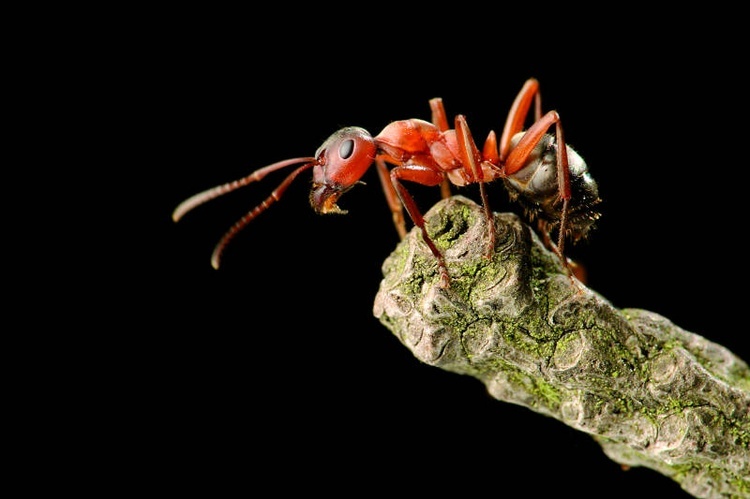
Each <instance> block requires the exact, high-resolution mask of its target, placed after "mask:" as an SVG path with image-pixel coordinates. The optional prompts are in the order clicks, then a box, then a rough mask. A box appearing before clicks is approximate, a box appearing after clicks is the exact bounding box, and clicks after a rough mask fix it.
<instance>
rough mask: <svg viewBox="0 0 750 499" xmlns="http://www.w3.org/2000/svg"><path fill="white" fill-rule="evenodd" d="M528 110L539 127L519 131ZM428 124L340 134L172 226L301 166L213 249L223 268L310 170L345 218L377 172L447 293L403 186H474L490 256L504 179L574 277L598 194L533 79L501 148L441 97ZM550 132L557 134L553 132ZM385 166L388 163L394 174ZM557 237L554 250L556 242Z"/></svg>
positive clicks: (195, 199) (324, 197)
mask: <svg viewBox="0 0 750 499" xmlns="http://www.w3.org/2000/svg"><path fill="white" fill-rule="evenodd" d="M532 103H533V104H534V123H533V124H532V125H531V126H530V127H529V128H528V129H527V130H525V131H524V130H523V127H524V122H525V121H526V118H527V116H528V113H529V111H530V108H531V105H532ZM430 108H431V111H432V122H427V121H424V120H421V119H408V120H402V121H394V122H392V123H390V124H389V125H387V126H386V127H385V128H384V129H383V130H382V131H381V132H380V133H379V134H378V135H376V136H374V137H373V136H372V135H370V133H369V132H367V130H365V129H363V128H359V127H346V128H342V129H341V130H339V131H337V132H335V133H334V134H333V135H331V136H330V137H329V138H328V139H327V140H326V141H325V142H324V143H323V145H321V146H320V147H319V148H318V150H317V151H316V153H315V156H314V157H300V158H293V159H288V160H285V161H280V162H277V163H274V164H271V165H268V166H266V167H264V168H260V169H258V170H256V171H254V172H253V173H251V174H250V175H248V176H246V177H243V178H241V179H238V180H235V181H233V182H229V183H226V184H223V185H219V186H216V187H214V188H212V189H208V190H206V191H203V192H200V193H198V194H196V195H194V196H192V197H190V198H188V199H186V200H185V201H183V202H182V203H181V204H180V205H179V206H178V207H177V208H176V209H175V211H174V213H173V215H172V218H173V219H174V220H175V221H178V220H179V219H180V218H181V217H182V216H183V215H185V213H187V212H188V211H190V210H192V209H193V208H195V207H196V206H198V205H200V204H203V203H205V202H206V201H209V200H211V199H214V198H216V197H217V196H220V195H222V194H225V193H227V192H230V191H233V190H235V189H237V188H239V187H242V186H245V185H247V184H250V183H251V182H255V181H259V180H261V179H262V178H263V177H265V176H266V175H268V174H269V173H272V172H274V171H276V170H280V169H283V168H286V167H289V166H292V165H299V164H302V165H301V166H298V167H297V168H296V169H295V170H293V171H292V172H291V173H290V174H289V175H288V176H287V177H286V178H285V179H284V180H283V181H282V182H281V184H279V185H278V186H277V187H276V189H274V191H273V192H271V194H270V195H269V196H268V197H267V198H266V199H265V200H264V201H263V202H261V203H260V204H259V205H258V206H256V207H255V208H253V209H252V210H251V211H249V212H248V213H247V214H246V215H245V216H243V217H242V218H241V219H239V220H238V221H237V222H236V223H235V224H234V225H233V226H232V227H230V228H229V230H228V231H227V232H226V233H225V234H224V236H223V237H222V238H221V240H220V241H219V243H218V244H217V245H216V247H215V249H214V251H213V255H212V257H211V264H212V265H213V267H214V268H218V267H219V264H220V261H221V256H222V253H223V251H224V249H225V248H226V246H227V244H229V242H230V241H231V240H232V238H234V236H235V235H236V234H237V233H238V232H239V231H240V230H241V229H242V228H244V227H245V226H246V225H247V224H248V223H249V222H250V221H251V220H253V219H254V218H255V217H257V216H258V215H260V214H261V213H262V212H264V211H265V210H266V209H268V208H269V207H270V206H271V205H272V204H273V203H275V202H276V201H278V200H279V199H280V198H281V196H282V194H283V193H284V191H285V190H286V189H287V188H288V187H289V185H290V184H291V183H292V181H293V180H294V179H295V178H296V177H297V176H298V175H299V174H300V173H302V172H304V171H306V170H309V169H311V168H312V176H313V178H312V190H311V192H310V203H311V205H312V207H313V209H314V210H315V211H316V212H318V213H321V214H323V213H346V212H345V211H344V210H342V209H341V208H339V206H338V205H337V202H338V200H339V198H340V197H341V195H342V194H343V193H345V192H346V191H348V190H349V189H351V188H352V187H353V186H354V185H356V184H357V183H359V182H360V179H361V178H362V176H363V175H364V174H365V172H366V171H367V170H368V169H369V168H370V166H372V165H373V164H374V165H375V166H376V168H377V172H378V175H379V177H380V180H381V183H382V186H383V190H384V192H385V197H386V201H387V202H388V206H389V207H390V210H391V213H392V214H393V222H394V224H395V226H396V230H397V231H398V234H399V236H400V237H401V238H403V237H405V235H406V224H405V220H404V215H403V209H404V208H406V212H407V213H408V215H409V217H410V218H411V220H412V222H413V223H414V224H415V225H416V226H417V227H418V228H419V229H420V231H421V233H422V238H423V239H424V242H425V243H426V244H427V246H428V247H429V249H430V251H431V252H432V254H433V255H434V256H435V258H436V260H437V265H438V269H439V271H440V274H441V284H442V285H443V286H444V287H447V286H449V284H450V277H449V275H448V270H447V267H446V263H445V259H444V257H443V255H442V253H441V252H440V251H439V250H438V248H437V247H436V246H435V244H434V242H433V241H432V239H431V238H430V236H429V235H428V234H427V230H426V228H425V223H424V218H423V217H422V213H421V212H420V210H419V208H418V207H417V205H416V203H415V201H414V198H413V197H412V196H411V195H410V194H409V192H408V190H407V189H406V187H405V186H404V184H403V182H404V181H408V182H414V183H418V184H422V185H426V186H437V185H441V186H442V187H443V190H442V192H443V196H444V197H447V196H448V195H449V188H448V184H449V183H450V184H453V185H456V186H465V185H469V184H478V185H479V191H480V196H481V200H482V204H483V207H484V211H485V215H486V217H487V221H488V224H487V227H488V251H487V255H488V256H489V255H491V253H492V251H493V249H494V245H495V226H494V223H493V220H492V212H491V211H490V208H489V203H488V199H487V192H486V186H485V184H486V183H488V182H491V181H493V180H496V179H502V180H503V183H504V184H505V187H506V189H507V190H508V192H509V194H510V197H511V198H512V199H514V200H516V201H518V202H519V204H521V206H522V207H523V208H524V210H525V212H526V215H527V216H528V217H529V218H530V219H532V220H536V222H537V225H538V228H539V231H540V233H541V236H542V239H543V241H544V243H545V245H546V246H547V247H548V248H550V249H551V250H552V251H554V252H555V253H556V254H557V255H558V257H559V258H560V259H561V260H562V263H563V266H564V267H565V269H566V270H567V271H568V273H569V274H571V267H570V262H569V261H568V259H567V258H566V257H565V256H564V244H565V239H566V238H567V237H570V238H571V239H572V240H573V241H577V240H579V239H581V238H583V237H585V236H586V235H587V233H588V232H589V230H590V229H591V228H592V227H593V225H594V222H595V221H596V220H597V219H598V218H599V215H600V214H599V212H598V211H596V207H597V205H598V204H599V203H600V199H599V195H598V187H597V184H596V182H595V181H594V180H593V178H592V177H591V175H590V174H589V171H588V167H587V166H586V163H585V162H584V161H583V159H582V158H581V157H580V156H579V155H578V154H577V153H576V152H575V151H574V150H573V149H572V148H571V147H570V146H568V145H566V144H565V138H564V136H563V129H562V125H561V122H560V116H559V114H558V113H557V112H556V111H549V112H547V113H546V114H544V115H542V112H541V96H540V93H539V82H538V81H537V80H536V79H534V78H530V79H529V80H527V81H526V82H525V84H524V85H523V87H522V88H521V91H520V92H519V93H518V95H517V96H516V99H515V101H514V102H513V105H512V107H511V109H510V112H509V113H508V117H507V119H506V122H505V126H504V128H503V133H502V135H501V137H500V142H499V144H498V142H497V137H496V135H495V132H494V131H490V132H489V134H488V136H487V139H486V140H485V143H484V146H483V147H482V150H481V152H480V151H479V149H478V148H477V146H476V144H475V142H474V139H473V138H472V135H471V132H470V130H469V127H468V125H467V123H466V118H465V117H464V116H463V115H457V116H456V118H455V124H454V127H455V128H453V129H449V127H448V119H447V116H446V112H445V108H444V107H443V102H442V99H440V98H434V99H431V100H430ZM553 125H554V127H555V133H554V134H551V133H548V132H549V130H550V129H551V128H552V126H553ZM388 165H391V168H390V169H389V167H388ZM554 230H557V236H558V237H557V242H556V243H555V242H553V241H552V238H551V233H552V231H554Z"/></svg>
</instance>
